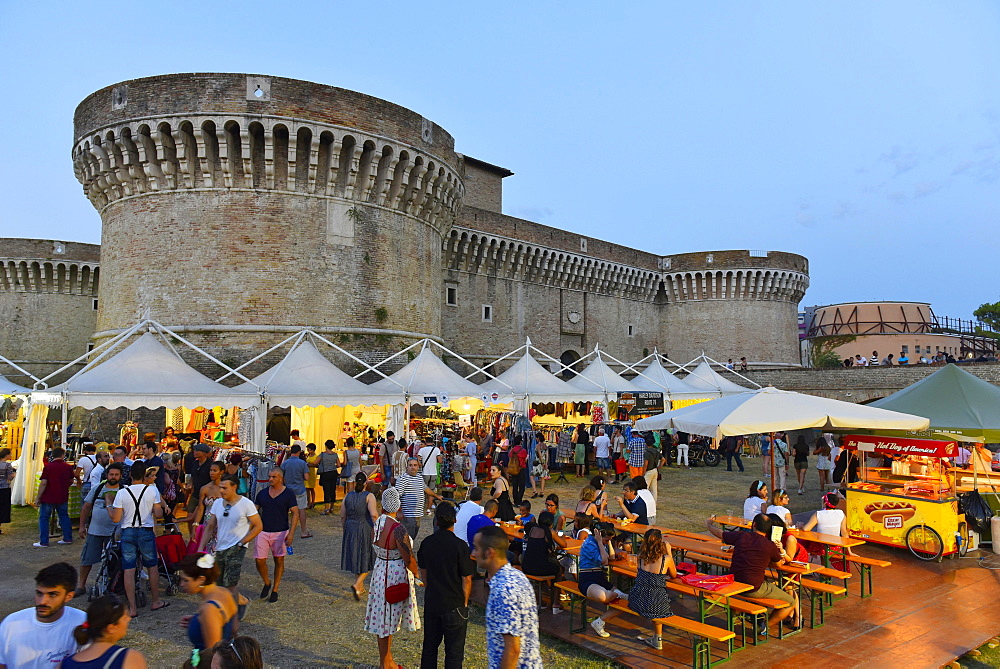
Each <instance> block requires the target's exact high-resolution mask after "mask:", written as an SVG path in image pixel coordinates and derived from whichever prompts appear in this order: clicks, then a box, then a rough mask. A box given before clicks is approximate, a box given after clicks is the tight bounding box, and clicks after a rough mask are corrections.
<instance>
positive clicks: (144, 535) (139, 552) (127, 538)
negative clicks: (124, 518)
mask: <svg viewBox="0 0 1000 669" xmlns="http://www.w3.org/2000/svg"><path fill="white" fill-rule="evenodd" d="M121 547H122V569H135V568H136V566H137V565H138V558H139V556H142V566H143V567H146V568H147V569H148V568H149V567H155V566H156V533H155V532H153V528H152V527H126V528H125V529H123V530H122V542H121Z"/></svg>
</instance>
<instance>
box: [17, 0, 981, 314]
mask: <svg viewBox="0 0 1000 669" xmlns="http://www.w3.org/2000/svg"><path fill="white" fill-rule="evenodd" d="M0 44H2V45H3V50H4V57H3V62H2V63H0V84H2V86H0V94H2V96H3V104H2V105H0V122H2V123H0V127H3V129H4V137H3V140H2V141H0V201H2V203H3V207H2V208H0V236H13V237H40V238H54V239H64V240H75V241H85V242H94V243H96V242H99V241H100V219H99V217H98V215H97V213H96V212H95V211H94V209H93V208H92V207H91V205H90V203H89V202H87V200H86V199H85V198H84V197H83V194H82V191H81V189H80V186H79V184H78V183H77V182H76V180H75V178H74V176H73V169H72V165H71V162H70V148H71V144H72V139H73V137H72V134H73V127H72V120H73V110H74V108H75V107H76V105H77V104H78V103H79V102H80V101H81V100H82V99H83V98H84V97H86V96H87V95H88V94H90V93H91V92H93V91H95V90H97V89H98V88H101V87H103V86H106V85H108V84H112V83H115V82H118V81H122V80H126V79H133V78H137V77H144V76H151V75H158V74H165V73H173V72H196V71H197V72H206V71H228V72H248V73H260V74H270V75H276V76H284V77H291V78H297V79H307V80H311V81H316V82H320V83H324V84H330V85H336V86H342V87H344V88H349V89H353V90H357V91H361V92H364V93H367V94H370V95H375V96H378V97H381V98H384V99H387V100H390V101H392V102H395V103H397V104H400V105H403V106H405V107H408V108H410V109H412V110H414V111H416V112H418V113H420V114H422V115H424V116H425V117H427V118H430V119H433V120H434V121H436V122H437V123H439V124H440V125H441V126H443V127H444V128H445V129H446V130H448V131H449V132H451V134H452V135H453V136H454V137H455V138H456V149H457V150H458V151H460V152H462V153H465V154H467V155H471V156H474V157H476V158H479V159H481V160H485V161H487V162H491V163H495V164H498V165H502V166H504V167H507V168H509V169H511V170H513V171H514V172H515V175H514V176H513V177H510V178H508V179H507V180H506V181H505V184H506V187H505V193H504V195H505V198H504V210H505V212H506V213H508V214H512V215H515V216H521V217H524V218H528V219H531V220H535V221H537V222H540V223H544V224H547V225H552V226H556V227H559V228H565V229H568V230H573V231H576V232H579V233H581V234H583V235H588V236H593V237H598V238H603V239H608V240H611V241H615V242H618V243H621V244H625V245H629V246H636V247H639V248H642V249H644V250H648V251H651V252H654V253H662V254H667V253H679V252H687V251H701V250H705V251H707V250H719V249H730V248H749V249H768V250H782V251H792V252H795V253H801V254H803V255H805V256H807V257H808V258H809V260H810V268H811V275H812V287H811V288H810V289H809V292H808V293H807V295H806V298H805V300H804V301H803V305H808V304H826V303H831V302H841V301H851V300H872V299H900V300H921V301H924V300H926V301H930V302H931V303H932V304H933V306H934V308H935V311H936V312H937V313H938V314H939V315H950V316H954V317H963V318H970V317H971V311H972V310H973V309H975V308H976V306H978V305H979V304H980V303H981V302H985V301H991V302H992V301H996V300H998V299H1000V285H998V281H997V276H998V273H997V269H996V259H997V252H998V250H1000V243H998V235H1000V229H998V226H997V223H998V221H1000V189H998V187H1000V4H998V3H996V2H987V1H975V0H970V1H967V2H960V3H956V2H946V1H942V2H921V1H919V0H906V1H886V2H867V1H866V2H840V1H838V2H747V1H741V2H728V1H713V2H632V3H596V2H593V3H592V2H576V3H558V4H557V3H551V2H548V3H547V2H535V3H527V2H507V3H479V2H468V1H465V2H433V1H424V2H419V3H418V2H407V3H397V2H382V3H362V2H350V3H347V2H329V1H327V2H283V3H282V2H268V3H264V2H258V1H256V0H248V1H247V2H242V3H237V4H232V5H223V4H215V3H203V2H202V3H193V2H185V1H178V2H170V3H160V2H147V3H110V2H105V1H102V0H96V1H93V2H87V3H70V2H23V3H16V2H10V1H8V2H2V3H0Z"/></svg>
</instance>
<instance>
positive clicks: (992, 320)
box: [972, 302, 1000, 330]
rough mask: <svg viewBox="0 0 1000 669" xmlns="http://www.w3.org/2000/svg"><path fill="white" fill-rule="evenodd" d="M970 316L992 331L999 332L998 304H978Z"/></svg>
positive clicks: (999, 313)
mask: <svg viewBox="0 0 1000 669" xmlns="http://www.w3.org/2000/svg"><path fill="white" fill-rule="evenodd" d="M972 315H973V316H975V317H976V318H978V319H979V320H980V321H982V322H983V323H985V324H986V325H988V326H990V327H991V328H992V329H994V330H1000V302H994V303H992V304H990V303H989V302H987V303H986V304H980V305H979V308H978V309H976V310H975V311H973V312H972Z"/></svg>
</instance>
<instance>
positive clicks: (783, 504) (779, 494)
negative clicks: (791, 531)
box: [767, 488, 792, 527]
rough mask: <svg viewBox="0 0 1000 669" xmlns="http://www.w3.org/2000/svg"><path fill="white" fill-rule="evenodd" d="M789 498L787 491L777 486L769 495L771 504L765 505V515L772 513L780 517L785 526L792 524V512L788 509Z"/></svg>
mask: <svg viewBox="0 0 1000 669" xmlns="http://www.w3.org/2000/svg"><path fill="white" fill-rule="evenodd" d="M789 500H790V498H789V496H788V491H787V490H785V489H783V488H778V489H777V490H775V491H774V494H773V495H771V506H769V507H767V515H769V516H770V515H772V514H773V515H775V516H777V517H778V518H781V523H782V524H783V525H785V526H786V527H787V526H789V525H791V524H792V512H791V511H789V510H788V502H789Z"/></svg>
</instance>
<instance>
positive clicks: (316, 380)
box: [234, 339, 403, 407]
mask: <svg viewBox="0 0 1000 669" xmlns="http://www.w3.org/2000/svg"><path fill="white" fill-rule="evenodd" d="M383 380H384V379H383ZM254 384H256V385H257V386H259V387H260V389H261V392H263V393H264V394H265V396H266V397H267V401H268V404H270V405H273V406H282V407H284V406H295V407H331V406H370V405H375V404H401V403H402V402H403V390H402V388H401V387H400V386H397V385H395V384H393V383H392V382H391V381H390V382H387V384H388V385H387V386H386V389H384V390H383V389H379V388H375V387H374V386H370V385H368V384H366V383H362V382H361V381H358V380H357V379H355V378H353V377H351V376H350V375H349V374H347V373H346V372H344V371H342V370H341V369H340V368H339V367H337V366H336V365H335V364H333V363H332V362H330V361H329V360H328V359H327V358H326V356H324V355H323V354H322V353H320V352H319V350H318V349H317V348H316V345H315V344H314V343H313V342H312V340H311V339H300V340H299V341H297V342H296V343H295V345H293V347H292V348H291V350H289V351H288V354H287V355H286V356H285V357H284V359H282V360H281V362H279V363H278V364H276V365H275V366H273V367H271V368H270V369H268V370H267V371H266V372H264V373H263V374H261V375H260V376H257V377H256V378H254V379H253V384H250V383H243V384H241V385H238V386H236V388H234V390H240V391H243V392H255V391H256V389H255V388H254ZM389 386H391V387H389Z"/></svg>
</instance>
